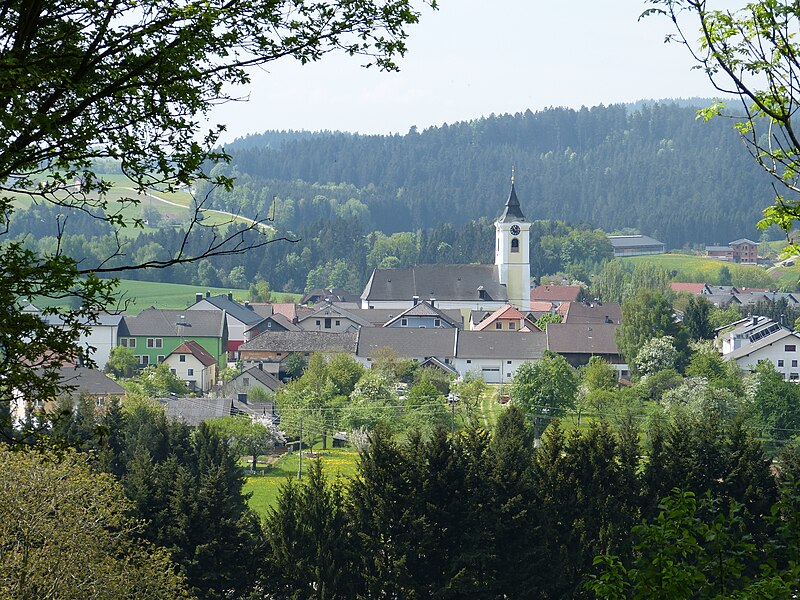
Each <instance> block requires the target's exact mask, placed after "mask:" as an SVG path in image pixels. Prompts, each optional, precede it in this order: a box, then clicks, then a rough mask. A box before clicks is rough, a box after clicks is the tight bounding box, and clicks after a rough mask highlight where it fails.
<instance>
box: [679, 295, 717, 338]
mask: <svg viewBox="0 0 800 600" xmlns="http://www.w3.org/2000/svg"><path fill="white" fill-rule="evenodd" d="M710 310H711V303H710V302H709V301H708V300H706V299H705V298H703V297H702V296H692V297H691V298H689V304H688V305H687V306H686V310H685V311H684V313H683V326H684V327H686V330H687V331H688V332H689V337H690V338H692V339H693V340H710V339H712V338H713V337H714V327H713V326H712V325H711V321H710V320H709V311H710Z"/></svg>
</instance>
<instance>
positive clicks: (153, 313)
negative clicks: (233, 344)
mask: <svg viewBox="0 0 800 600" xmlns="http://www.w3.org/2000/svg"><path fill="white" fill-rule="evenodd" d="M117 340H118V344H119V345H120V346H123V347H125V348H129V349H130V350H131V351H132V352H133V354H134V356H136V358H137V360H138V361H139V366H140V367H145V366H147V365H155V364H158V363H160V362H163V361H164V359H165V358H166V357H167V356H169V355H170V354H171V353H172V352H173V351H174V350H175V349H176V348H177V347H178V346H180V345H181V344H183V343H184V342H186V341H190V340H191V341H195V342H197V343H198V344H200V346H201V347H202V348H203V349H204V350H205V351H206V352H208V353H209V354H210V355H211V356H213V357H214V358H215V359H216V360H217V365H218V366H219V368H220V369H224V368H225V366H226V365H227V351H228V325H227V320H226V313H225V311H224V310H162V309H158V308H153V307H151V308H148V309H146V310H143V311H142V312H141V313H139V314H138V315H137V316H130V315H125V318H124V319H123V320H122V322H121V323H120V326H119V333H118V335H117Z"/></svg>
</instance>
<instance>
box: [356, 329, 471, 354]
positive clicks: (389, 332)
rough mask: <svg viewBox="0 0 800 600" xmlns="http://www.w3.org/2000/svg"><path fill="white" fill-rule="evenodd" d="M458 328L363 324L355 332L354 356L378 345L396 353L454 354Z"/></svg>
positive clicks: (369, 352) (372, 351)
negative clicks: (356, 333)
mask: <svg viewBox="0 0 800 600" xmlns="http://www.w3.org/2000/svg"><path fill="white" fill-rule="evenodd" d="M458 333H459V330H458V329H434V328H428V329H419V328H415V327H364V328H362V329H361V330H360V331H359V333H358V348H357V350H356V355H357V356H361V357H363V358H368V357H370V356H372V354H373V353H374V352H375V350H377V349H378V348H384V347H389V348H392V349H393V350H394V351H395V352H397V354H399V355H400V356H406V357H409V358H420V357H428V356H439V357H443V358H452V357H453V356H455V349H456V339H457V336H458Z"/></svg>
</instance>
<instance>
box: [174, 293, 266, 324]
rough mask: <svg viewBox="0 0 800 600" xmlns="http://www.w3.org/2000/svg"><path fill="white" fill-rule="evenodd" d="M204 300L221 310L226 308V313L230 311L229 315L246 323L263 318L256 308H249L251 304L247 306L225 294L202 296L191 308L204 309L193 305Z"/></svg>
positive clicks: (252, 322)
mask: <svg viewBox="0 0 800 600" xmlns="http://www.w3.org/2000/svg"><path fill="white" fill-rule="evenodd" d="M203 301H205V302H208V303H209V304H211V305H212V306H216V307H217V308H218V309H219V310H224V311H225V312H226V313H228V315H230V316H231V317H233V318H234V319H236V320H238V321H240V322H242V323H244V324H245V325H255V324H256V323H258V322H259V321H260V320H261V319H262V318H263V317H262V316H261V315H259V314H258V313H257V312H256V311H255V309H251V308H248V306H251V305H250V304H248V306H245V305H244V304H241V303H239V302H237V301H236V300H233V299H232V298H229V297H228V296H226V295H225V294H220V295H218V296H208V297H205V298H202V299H201V300H200V301H199V302H195V303H194V304H193V305H192V306H190V307H189V310H202V309H194V308H192V307H193V306H197V305H198V304H202V303H203Z"/></svg>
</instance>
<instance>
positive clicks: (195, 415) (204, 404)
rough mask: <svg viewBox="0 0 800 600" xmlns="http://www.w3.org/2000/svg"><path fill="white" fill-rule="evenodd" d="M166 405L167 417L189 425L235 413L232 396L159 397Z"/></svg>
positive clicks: (160, 401)
mask: <svg viewBox="0 0 800 600" xmlns="http://www.w3.org/2000/svg"><path fill="white" fill-rule="evenodd" d="M157 400H158V402H159V403H161V404H163V405H164V409H165V412H166V414H167V419H169V420H170V421H181V422H184V423H186V424H187V425H200V423H202V422H203V421H206V420H208V419H218V418H220V417H228V416H230V415H231V414H233V410H232V409H233V400H232V399H231V398H174V397H169V398H157Z"/></svg>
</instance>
